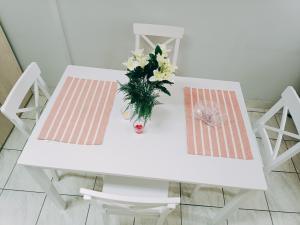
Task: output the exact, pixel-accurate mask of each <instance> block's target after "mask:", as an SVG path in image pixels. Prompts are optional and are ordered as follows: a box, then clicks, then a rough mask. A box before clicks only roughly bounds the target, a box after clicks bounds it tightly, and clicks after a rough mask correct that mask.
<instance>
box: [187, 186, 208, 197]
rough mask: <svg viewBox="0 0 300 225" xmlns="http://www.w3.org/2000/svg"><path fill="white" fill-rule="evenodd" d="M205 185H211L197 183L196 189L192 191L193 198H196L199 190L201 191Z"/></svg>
mask: <svg viewBox="0 0 300 225" xmlns="http://www.w3.org/2000/svg"><path fill="white" fill-rule="evenodd" d="M204 187H210V186H209V185H204V184H197V185H196V186H195V187H194V190H193V191H192V193H191V198H195V197H196V194H197V192H199V190H200V189H201V188H204Z"/></svg>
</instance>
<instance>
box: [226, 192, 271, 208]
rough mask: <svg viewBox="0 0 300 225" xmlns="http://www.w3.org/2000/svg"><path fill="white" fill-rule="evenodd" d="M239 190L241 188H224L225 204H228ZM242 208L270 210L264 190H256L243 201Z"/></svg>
mask: <svg viewBox="0 0 300 225" xmlns="http://www.w3.org/2000/svg"><path fill="white" fill-rule="evenodd" d="M238 192H239V189H234V188H224V196H225V204H228V203H229V202H230V201H231V200H232V198H233V197H234V196H235V195H236V194H237V193H238ZM240 208H242V209H260V210H268V205H267V201H266V198H265V194H264V192H263V191H255V192H253V193H251V196H250V197H249V199H247V200H246V201H243V202H242V203H241V206H240Z"/></svg>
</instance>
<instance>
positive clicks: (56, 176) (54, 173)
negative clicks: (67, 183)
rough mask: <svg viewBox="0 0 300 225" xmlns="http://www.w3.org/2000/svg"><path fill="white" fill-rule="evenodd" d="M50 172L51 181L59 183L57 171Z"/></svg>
mask: <svg viewBox="0 0 300 225" xmlns="http://www.w3.org/2000/svg"><path fill="white" fill-rule="evenodd" d="M50 172H51V175H52V177H53V179H54V180H55V181H56V182H58V181H60V176H59V174H58V172H57V170H50Z"/></svg>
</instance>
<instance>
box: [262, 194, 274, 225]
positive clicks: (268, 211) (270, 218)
mask: <svg viewBox="0 0 300 225" xmlns="http://www.w3.org/2000/svg"><path fill="white" fill-rule="evenodd" d="M264 195H265V199H266V203H267V207H268V212H269V216H270V219H271V223H272V225H274V223H273V218H272V214H271V211H270V206H269V202H268V198H267V195H266V192H265V191H264Z"/></svg>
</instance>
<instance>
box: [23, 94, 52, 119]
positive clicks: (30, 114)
mask: <svg viewBox="0 0 300 225" xmlns="http://www.w3.org/2000/svg"><path fill="white" fill-rule="evenodd" d="M46 103H47V98H46V97H45V96H40V101H39V105H40V107H41V109H40V111H41V112H42V110H43V109H44V107H45V105H46ZM29 107H35V103H34V96H32V97H31V99H30V101H29V103H28V105H27V106H26V108H29ZM21 118H24V119H35V112H34V111H31V112H25V113H23V114H22V115H21Z"/></svg>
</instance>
